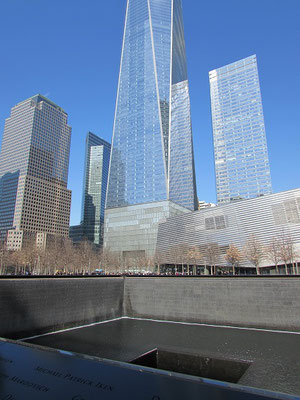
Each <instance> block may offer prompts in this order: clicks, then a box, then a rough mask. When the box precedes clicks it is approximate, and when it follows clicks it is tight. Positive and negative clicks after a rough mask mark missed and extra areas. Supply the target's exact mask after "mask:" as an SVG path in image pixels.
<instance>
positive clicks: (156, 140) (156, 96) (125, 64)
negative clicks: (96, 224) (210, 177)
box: [106, 0, 197, 210]
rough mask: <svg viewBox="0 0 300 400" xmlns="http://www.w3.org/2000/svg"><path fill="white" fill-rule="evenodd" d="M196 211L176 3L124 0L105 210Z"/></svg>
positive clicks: (174, 0) (179, 14)
mask: <svg viewBox="0 0 300 400" xmlns="http://www.w3.org/2000/svg"><path fill="white" fill-rule="evenodd" d="M163 200H171V201H173V202H174V203H177V204H179V205H181V206H183V207H185V208H188V209H190V210H194V209H197V195H196V183H195V171H194V156H193V142H192V128H191V117H190V98H189V87H188V80H187V67H186V54H185V42H184V33H183V20H182V6H181V0H128V2H127V11H126V21H125V31H124V39H123V48H122V56H121V67H120V76H119V86H118V95H117V103H116V112H115V121H114V130H113V143H112V156H111V164H110V174H109V184H108V195H107V205H106V207H107V208H117V207H124V206H129V205H135V204H142V203H149V202H157V201H163Z"/></svg>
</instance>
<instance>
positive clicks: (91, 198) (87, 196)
mask: <svg viewBox="0 0 300 400" xmlns="http://www.w3.org/2000/svg"><path fill="white" fill-rule="evenodd" d="M110 148H111V145H110V143H108V142H106V141H105V140H103V139H101V138H100V137H98V136H97V135H95V134H94V133H92V132H88V133H87V135H86V142H85V162H84V178H83V191H82V210H81V223H80V225H79V226H77V227H71V229H70V237H71V238H73V239H74V241H75V242H76V241H79V240H82V239H84V238H85V239H87V240H89V241H90V242H92V243H94V244H95V245H102V244H103V224H104V211H105V199H106V190H107V181H108V170H109V160H110Z"/></svg>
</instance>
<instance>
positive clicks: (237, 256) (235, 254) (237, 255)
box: [225, 244, 242, 275]
mask: <svg viewBox="0 0 300 400" xmlns="http://www.w3.org/2000/svg"><path fill="white" fill-rule="evenodd" d="M241 259H242V255H241V252H240V251H239V249H238V248H237V247H236V246H235V245H234V244H230V245H229V248H228V249H227V251H226V255H225V260H226V261H227V262H228V263H229V264H231V265H232V271H233V275H235V272H236V268H237V266H238V265H239V263H240V261H241Z"/></svg>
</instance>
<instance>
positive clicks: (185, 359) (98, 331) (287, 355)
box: [25, 318, 300, 395]
mask: <svg viewBox="0 0 300 400" xmlns="http://www.w3.org/2000/svg"><path fill="white" fill-rule="evenodd" d="M25 341H26V342H30V343H34V344H38V345H41V346H47V347H51V348H56V349H60V350H65V351H71V352H76V353H82V354H86V355H91V356H96V357H100V358H107V359H111V360H118V361H125V362H131V361H133V360H135V361H133V362H134V363H136V364H139V363H140V365H145V366H150V367H158V368H161V369H167V370H173V371H175V372H183V373H190V374H192V375H198V376H201V374H202V375H204V376H205V375H206V376H205V377H209V378H212V379H220V380H224V381H228V382H235V383H238V384H241V385H246V386H253V387H257V388H263V389H269V390H272V391H278V392H284V393H291V394H298V395H300V382H299V376H300V363H299V360H300V335H299V334H297V333H288V332H287V333H280V332H272V331H263V330H255V329H241V328H227V327H215V326H205V325H200V324H185V323H171V322H162V321H161V322H159V321H150V320H142V319H130V318H122V319H117V320H114V321H110V322H104V323H103V322H102V323H99V324H94V325H90V326H86V327H82V328H75V329H69V330H66V331H59V332H58V333H51V334H47V335H42V336H39V337H35V338H31V339H25ZM144 354H149V355H147V356H146V359H145V357H144V358H143V357H142V359H141V356H143V355H144ZM155 357H156V359H155ZM174 364H177V365H178V364H182V365H181V366H180V368H181V369H179V370H176V369H174ZM205 366H206V368H204V369H203V367H205ZM197 368H198V369H199V371H197ZM201 368H202V369H201ZM189 369H190V370H189ZM222 374H223V375H222Z"/></svg>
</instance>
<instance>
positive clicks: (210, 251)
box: [204, 243, 220, 275]
mask: <svg viewBox="0 0 300 400" xmlns="http://www.w3.org/2000/svg"><path fill="white" fill-rule="evenodd" d="M204 257H205V260H206V263H207V264H208V265H209V266H210V268H211V271H212V275H216V265H217V264H218V262H219V260H220V248H219V245H218V244H217V243H209V244H208V245H207V246H206V247H205V253H204Z"/></svg>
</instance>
